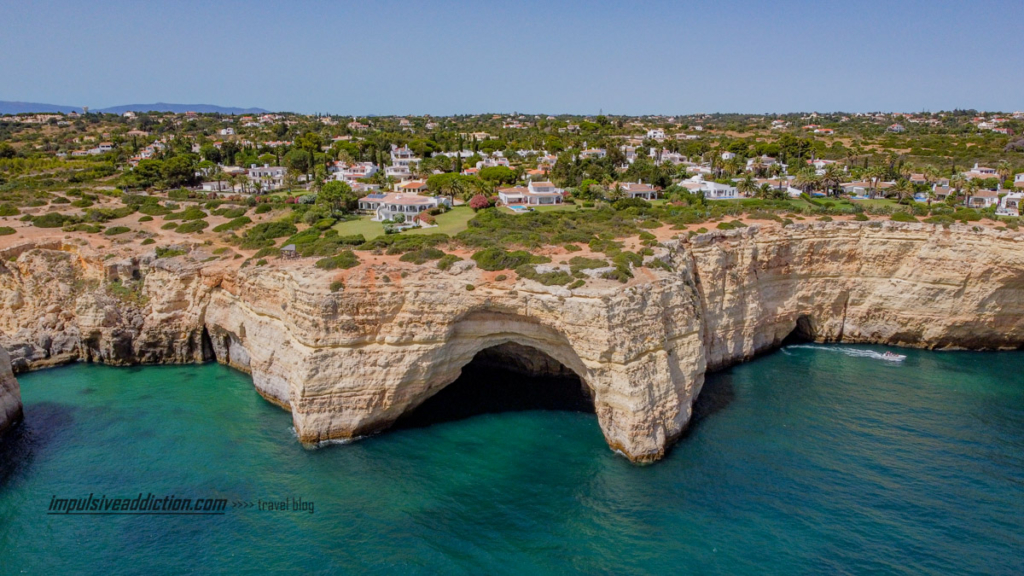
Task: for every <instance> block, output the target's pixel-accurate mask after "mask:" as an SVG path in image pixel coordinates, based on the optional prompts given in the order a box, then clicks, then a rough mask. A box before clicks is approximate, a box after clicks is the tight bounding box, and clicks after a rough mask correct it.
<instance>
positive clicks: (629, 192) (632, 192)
mask: <svg viewBox="0 0 1024 576" xmlns="http://www.w3.org/2000/svg"><path fill="white" fill-rule="evenodd" d="M612 187H613V188H614V187H618V189H619V190H620V191H621V192H622V194H623V195H624V196H625V197H627V198H641V199H643V200H657V199H658V189H657V188H655V187H653V186H651V185H650V184H644V181H643V180H641V181H639V182H637V183H635V184H634V183H633V182H616V183H615V184H612Z"/></svg>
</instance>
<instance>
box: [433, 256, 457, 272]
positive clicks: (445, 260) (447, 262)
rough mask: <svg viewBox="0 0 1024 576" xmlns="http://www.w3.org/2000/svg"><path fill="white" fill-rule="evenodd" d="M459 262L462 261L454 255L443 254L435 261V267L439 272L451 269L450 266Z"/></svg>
mask: <svg viewBox="0 0 1024 576" xmlns="http://www.w3.org/2000/svg"><path fill="white" fill-rule="evenodd" d="M460 260H462V258H459V257H458V256H456V255H455V254H445V255H444V256H442V257H441V259H440V260H438V261H437V267H438V268H439V269H441V270H447V269H449V268H451V267H452V264H455V263H456V262H458V261H460Z"/></svg>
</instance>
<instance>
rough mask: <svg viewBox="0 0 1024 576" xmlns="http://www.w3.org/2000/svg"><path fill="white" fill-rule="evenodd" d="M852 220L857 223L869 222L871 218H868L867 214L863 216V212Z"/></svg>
mask: <svg viewBox="0 0 1024 576" xmlns="http://www.w3.org/2000/svg"><path fill="white" fill-rule="evenodd" d="M853 219H854V220H856V221H857V222H867V221H868V220H871V218H868V216H867V214H864V213H863V212H858V213H857V215H856V216H854V217H853Z"/></svg>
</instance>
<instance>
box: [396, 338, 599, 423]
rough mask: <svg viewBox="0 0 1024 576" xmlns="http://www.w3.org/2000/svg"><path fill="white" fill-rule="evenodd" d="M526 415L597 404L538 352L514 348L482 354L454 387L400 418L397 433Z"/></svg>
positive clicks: (569, 375) (504, 346)
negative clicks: (484, 416)
mask: <svg viewBox="0 0 1024 576" xmlns="http://www.w3.org/2000/svg"><path fill="white" fill-rule="evenodd" d="M526 410H561V411H570V412H589V413H593V412H594V400H593V397H592V395H591V393H590V388H589V387H588V386H587V385H586V383H585V382H584V381H583V379H582V378H580V377H579V376H578V375H577V374H576V373H574V372H573V371H571V370H569V369H568V368H566V367H565V366H563V365H562V364H560V363H559V362H558V361H556V360H554V359H553V358H551V357H550V356H548V355H547V354H545V353H543V352H541V351H540V350H537V349H536V348H532V347H529V346H522V345H519V344H515V343H512V342H508V343H505V344H501V345H498V346H493V347H491V348H487V349H485V350H482V351H480V352H479V353H477V355H476V356H475V357H474V358H473V360H472V361H471V362H470V363H469V364H467V365H466V366H464V367H463V368H462V374H461V375H460V376H459V377H458V378H457V379H456V380H455V381H454V382H452V383H451V384H449V385H448V386H445V387H444V388H443V389H442V390H440V391H439V392H438V393H437V394H434V395H433V396H431V397H430V398H428V399H427V400H426V401H424V402H423V403H422V404H420V405H419V406H418V407H417V408H416V409H415V410H413V411H411V412H409V413H408V414H405V415H403V416H402V417H401V418H399V419H398V421H396V422H395V424H394V428H395V429H402V428H422V427H425V426H430V425H433V424H439V423H442V422H452V421H455V420H462V419H465V418H470V417H472V416H477V415H481V414H494V413H498V412H519V411H526Z"/></svg>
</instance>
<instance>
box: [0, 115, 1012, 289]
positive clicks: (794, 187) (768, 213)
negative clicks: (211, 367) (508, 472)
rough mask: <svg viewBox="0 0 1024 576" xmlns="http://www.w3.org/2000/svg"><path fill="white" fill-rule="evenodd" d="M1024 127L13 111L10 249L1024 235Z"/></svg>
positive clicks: (810, 119)
mask: <svg viewBox="0 0 1024 576" xmlns="http://www.w3.org/2000/svg"><path fill="white" fill-rule="evenodd" d="M1022 133H1024V113H1022V112H1000V113H984V112H977V111H952V112H940V113H933V114H926V113H920V114H903V113H897V114H893V113H878V114H818V113H807V114H794V115H769V116H743V115H690V116H641V117H623V116H608V115H595V116H550V115H537V114H520V113H511V114H483V115H475V116H455V117H430V116H419V117H402V116H391V117H343V116H328V115H299V114H290V113H262V114H240V115H236V114H220V113H196V112H184V113H171V112H144V111H126V112H123V113H121V114H109V113H95V112H88V111H87V110H83V111H82V112H75V111H72V112H69V113H49V114H43V113H36V114H32V113H25V114H17V115H6V116H0V200H2V202H0V204H2V208H0V214H2V216H0V218H3V222H0V231H2V232H0V233H2V234H4V235H7V236H13V238H8V239H7V240H9V241H10V240H15V239H16V238H17V237H20V236H24V237H32V236H34V235H37V233H34V232H33V231H32V228H51V229H52V228H59V229H62V230H63V231H64V232H68V233H86V234H93V235H97V236H98V237H99V238H102V239H108V240H111V241H112V242H114V244H116V245H122V244H125V243H130V242H138V243H143V242H147V241H148V242H149V243H156V239H161V240H162V239H163V238H164V237H166V241H167V242H171V243H174V244H183V245H189V244H190V243H191V244H202V243H209V242H211V240H212V241H213V242H214V243H218V244H219V245H220V244H222V245H223V246H224V247H225V251H230V252H231V255H230V256H231V257H236V256H239V257H243V258H244V259H245V263H249V262H250V261H252V262H253V263H260V264H261V265H262V264H263V263H264V262H268V257H272V258H271V260H273V259H292V258H296V257H298V258H301V257H303V255H304V254H305V256H310V255H311V254H312V255H316V256H320V257H321V258H329V257H334V256H336V254H330V253H329V252H331V250H329V249H321V250H319V251H313V252H311V251H310V250H305V251H303V250H302V247H303V245H304V244H306V245H309V246H312V245H313V244H315V242H317V241H320V242H321V243H323V240H324V239H326V238H328V237H331V238H347V239H349V242H348V243H347V244H346V243H342V244H340V245H344V246H357V245H359V244H363V243H369V242H371V241H373V240H374V239H375V238H377V237H380V236H386V237H390V236H393V235H396V236H408V235H410V234H411V235H414V236H416V235H419V236H423V237H424V238H432V239H433V240H432V241H426V240H425V242H427V243H428V244H431V245H434V244H438V243H439V240H437V239H438V238H439V237H440V236H442V235H443V236H445V237H447V238H449V239H451V241H452V242H451V243H452V244H453V246H452V247H453V249H455V250H456V251H458V248H460V247H462V248H473V245H472V243H471V242H470V243H466V242H461V243H460V242H459V241H458V238H459V235H460V234H468V233H471V232H472V230H471V228H472V225H473V222H475V221H474V218H477V219H479V218H478V217H479V216H480V215H481V214H480V211H481V210H494V211H496V212H497V213H499V214H506V215H508V216H515V217H520V218H527V219H529V218H530V217H529V216H528V215H529V214H545V213H554V214H555V215H570V214H575V216H572V217H573V218H578V217H580V214H585V213H588V212H593V213H601V212H602V211H608V210H611V211H613V212H621V211H622V210H625V209H629V208H632V210H633V211H634V212H637V213H638V214H639V215H640V216H641V218H640V219H637V218H635V217H634V218H633V219H634V220H643V219H644V216H647V218H646V220H647V221H648V223H645V224H643V226H644V229H645V230H646V231H648V232H653V233H654V234H655V238H656V239H658V240H659V241H660V240H664V239H666V238H670V237H672V236H675V235H677V234H678V233H680V232H682V233H692V232H693V230H698V229H700V230H703V229H707V228H709V227H713V226H718V227H719V228H728V227H730V226H740V225H745V223H748V222H749V221H750V216H751V214H753V215H754V216H755V218H756V217H761V218H762V219H767V220H768V221H769V222H768V223H773V222H771V221H774V223H777V222H785V221H789V222H792V221H795V220H800V219H804V218H815V219H832V218H836V219H844V218H856V219H865V220H867V219H892V220H902V221H915V220H918V221H925V222H931V223H935V224H945V225H948V224H950V223H953V222H962V223H967V222H971V223H978V225H991V226H997V227H1011V228H1014V229H1016V227H1017V225H1018V219H1019V218H1020V204H1021V200H1022V198H1024V137H1022V136H1021V134H1022ZM119 210H120V211H119ZM652 210H653V211H655V212H657V214H655V212H652ZM122 213H123V215H122ZM218 216H219V218H218ZM730 217H732V220H731V221H729V218H730ZM503 222H504V223H503V225H504V226H512V227H514V226H517V224H511V223H510V222H512V221H503ZM655 222H657V224H658V225H655ZM733 222H735V223H736V224H733ZM157 224H161V225H160V226H157ZM691 224H693V225H694V226H690V225H691ZM709 224H710V226H709ZM527 226H528V225H527ZM254 227H256V228H257V229H256V231H255V233H254V232H253V228H254ZM659 229H660V230H659ZM268 230H269V236H268ZM467 230H469V232H467ZM256 237H258V238H256ZM254 238H256V239H254ZM590 240H591V239H589V238H588V239H586V241H587V243H590ZM531 243H534V242H525V243H524V242H520V243H517V242H515V241H510V242H507V243H504V244H503V245H502V246H500V248H501V249H505V250H516V249H523V248H525V249H530V248H531V246H530V245H529V244H531ZM456 245H459V246H456ZM309 246H307V248H308V247H309ZM229 247H230V248H229ZM536 247H537V246H535V245H534V246H532V248H536ZM165 248H166V247H165ZM174 249H175V250H179V249H185V250H188V249H189V248H182V247H181V246H179V247H178V248H174ZM471 253H472V251H470V252H468V253H467V255H468V254H471ZM620 272H625V273H626V274H623V273H618V274H616V275H617V276H619V277H622V276H624V275H628V270H624V271H620Z"/></svg>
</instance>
